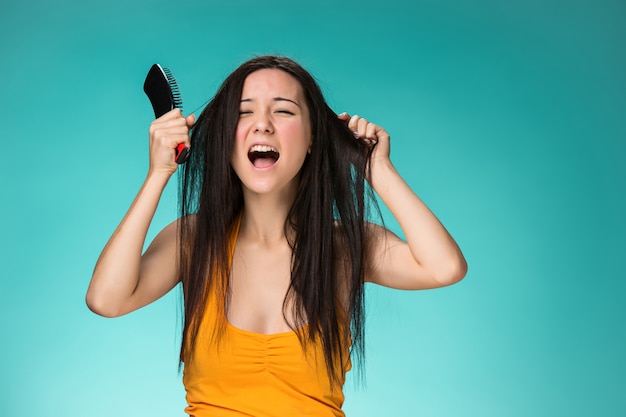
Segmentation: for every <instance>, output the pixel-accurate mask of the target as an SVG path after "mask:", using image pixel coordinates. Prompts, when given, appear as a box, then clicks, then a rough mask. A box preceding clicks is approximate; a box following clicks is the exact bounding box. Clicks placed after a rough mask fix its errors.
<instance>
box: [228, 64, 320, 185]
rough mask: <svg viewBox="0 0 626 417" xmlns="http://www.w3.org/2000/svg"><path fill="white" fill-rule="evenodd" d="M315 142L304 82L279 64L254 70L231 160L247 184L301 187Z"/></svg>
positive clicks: (248, 81) (245, 87)
mask: <svg viewBox="0 0 626 417" xmlns="http://www.w3.org/2000/svg"><path fill="white" fill-rule="evenodd" d="M311 143H312V139H311V121H310V117H309V109H308V108H307V105H306V101H305V98H304V93H303V91H302V86H301V85H300V83H299V82H298V81H297V80H296V79H295V78H294V77H292V76H291V75H289V74H287V73H286V72H284V71H281V70H278V69H262V70H258V71H255V72H253V73H252V74H250V75H248V77H247V78H246V80H245V82H244V85H243V91H242V94H241V103H240V106H239V120H238V122H237V130H236V132H235V146H234V152H233V157H232V161H231V163H232V166H233V169H234V170H235V172H236V173H237V175H238V176H239V179H240V180H241V182H242V183H243V186H244V189H245V190H247V191H249V192H252V193H257V194H269V193H274V192H279V193H282V192H295V191H296V190H297V186H298V183H297V181H298V173H299V172H300V168H301V167H302V164H303V163H304V160H305V158H306V156H307V152H308V151H309V150H310V147H311Z"/></svg>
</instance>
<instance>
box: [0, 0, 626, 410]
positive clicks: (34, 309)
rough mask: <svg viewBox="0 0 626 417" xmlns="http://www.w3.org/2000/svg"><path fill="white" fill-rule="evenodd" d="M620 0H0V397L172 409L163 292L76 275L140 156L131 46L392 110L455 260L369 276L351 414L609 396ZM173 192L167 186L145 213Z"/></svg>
mask: <svg viewBox="0 0 626 417" xmlns="http://www.w3.org/2000/svg"><path fill="white" fill-rule="evenodd" d="M625 21H626V3H624V2H623V1H610V0H601V1H591V0H589V1H576V0H574V1H557V0H544V1H539V0H530V1H508V2H507V1H502V2H499V1H487V0H482V1H473V2H469V1H468V2H466V1H461V0H448V1H435V0H431V1H426V0H414V1H408V0H407V1H399V0H388V1H384V2H380V1H371V0H363V1H352V0H346V1H341V2H334V1H328V0H321V1H316V2H314V3H313V2H310V3H309V2H307V3H303V2H287V1H280V0H264V1H262V2H261V1H248V0H246V1H232V2H225V1H222V2H216V1H212V0H204V1H195V2H180V3H176V2H171V1H168V2H166V1H136V0H133V1H120V0H109V1H107V2H84V1H83V2H77V1H76V2H74V1H63V0H61V1H57V2H43V1H31V2H21V4H17V2H8V1H7V0H2V5H1V10H0V25H1V26H0V51H1V52H2V53H1V54H0V71H1V72H0V74H1V75H2V78H3V82H2V85H1V87H0V95H1V98H2V100H0V121H1V123H0V126H1V130H0V131H1V137H2V143H3V145H4V146H3V152H2V155H3V158H2V163H0V169H1V177H0V181H1V182H0V185H1V192H2V194H1V195H2V203H1V206H0V210H1V213H0V236H1V237H0V239H1V245H2V246H1V251H0V262H1V264H0V265H1V267H0V274H1V277H0V331H1V342H0V415H2V416H11V417H12V416H24V415H29V416H30V415H33V416H64V417H73V416H81V417H82V416H90V417H98V416H152V417H159V416H164V417H165V416H168V417H169V416H182V415H183V408H184V406H185V399H184V390H183V387H182V384H181V381H180V376H179V374H178V373H177V365H178V363H177V348H178V339H179V338H178V336H177V334H178V327H177V311H178V310H177V301H176V295H177V294H176V293H171V294H168V295H167V296H165V297H164V298H163V299H161V300H159V301H158V302H156V303H154V304H152V305H150V306H148V307H146V308H145V309H142V310H140V311H137V312H135V313H133V314H130V315H128V316H125V317H122V318H118V319H104V318H101V317H98V316H96V315H94V314H92V313H91V312H89V311H88V309H87V308H86V306H85V303H84V294H85V291H86V288H87V285H88V282H89V279H90V276H91V272H92V269H93V266H94V264H95V261H96V259H97V257H98V255H99V252H100V250H101V249H102V247H103V245H104V244H105V242H106V240H107V239H108V237H109V235H110V234H111V232H112V231H113V229H114V228H115V226H116V225H117V223H118V222H119V220H120V219H121V218H122V216H123V215H124V213H125V211H126V209H127V208H128V206H129V205H130V203H131V201H132V198H133V197H134V195H135V193H136V191H137V190H138V188H139V187H140V185H141V183H142V180H143V178H144V176H145V173H146V169H147V127H148V125H149V123H150V121H151V120H152V110H151V107H150V105H149V102H148V100H147V98H146V97H145V96H144V94H143V91H142V83H143V79H144V77H145V74H146V72H147V70H148V68H149V67H150V65H151V64H152V63H154V62H160V63H161V64H163V65H165V66H168V67H170V68H171V69H172V70H173V71H174V73H175V74H176V76H177V79H178V81H179V84H180V87H181V90H182V94H183V99H184V102H185V110H186V111H191V110H193V109H194V108H196V107H197V106H200V105H201V104H203V103H204V102H205V101H206V100H207V99H208V98H210V97H211V96H212V95H213V94H214V92H215V90H216V88H217V86H218V85H219V84H220V83H221V81H222V80H223V79H224V77H225V76H226V75H227V74H228V73H229V72H230V71H232V70H233V69H234V68H235V67H236V66H237V65H239V64H240V63H241V62H242V61H244V60H246V59H248V58H250V57H252V56H254V55H256V54H264V53H279V54H286V55H289V56H291V57H293V58H295V59H296V60H298V61H299V62H301V63H302V64H303V65H304V66H305V67H306V68H308V69H309V70H310V71H311V72H312V73H313V74H314V75H315V76H316V77H317V79H318V80H319V82H320V84H321V86H322V88H323V89H324V91H325V92H326V94H327V99H328V101H329V103H330V104H331V106H332V107H333V108H334V109H335V110H336V111H338V112H339V111H348V112H351V113H358V114H359V115H363V116H366V117H368V118H369V119H371V120H373V121H375V122H377V123H379V124H381V125H383V126H384V127H385V128H387V129H388V130H389V131H390V132H391V136H392V159H393V161H394V162H395V164H396V166H397V167H398V169H399V170H400V172H401V173H402V174H403V175H404V176H405V178H406V180H407V181H408V182H409V183H410V184H411V186H412V187H413V188H414V190H415V191H416V192H417V193H418V194H419V195H420V196H421V197H422V198H423V199H424V200H425V201H426V202H427V203H428V204H429V205H430V207H431V208H432V209H433V210H434V211H435V212H436V213H437V214H438V216H439V217H440V218H441V220H442V221H443V222H444V224H445V225H446V226H447V227H448V229H449V230H450V231H451V233H452V234H453V235H454V236H455V238H456V239H457V241H458V242H459V244H460V246H461V247H462V249H463V250H464V253H465V255H466V257H467V259H468V262H469V267H470V270H469V273H468V275H467V278H466V279H465V280H464V281H462V282H461V283H460V284H458V285H455V286H452V287H449V288H445V289H439V290H432V291H423V292H399V291H392V290H388V289H382V288H373V287H369V288H368V300H369V301H368V306H369V314H368V326H367V335H368V337H367V342H368V351H367V355H368V356H367V366H366V369H365V370H366V377H367V385H366V386H365V388H360V387H359V386H358V385H357V384H355V382H354V381H353V380H351V381H349V382H348V383H347V385H346V397H347V399H346V403H345V411H346V413H347V415H348V416H349V417H380V416H432V417H448V416H454V417H457V416H480V417H490V416H493V417H501V416H511V417H518V416H519V417H527V416H550V417H553V416H592V415H595V416H605V417H606V416H626V376H625V375H626V328H625V319H626V306H625V303H624V301H623V298H624V294H625V291H626V275H625V273H624V259H625V252H626V251H625V250H626V238H625V237H624V236H625V235H626V221H625V216H624V213H626V198H625V197H626V195H625V194H626V193H625V184H626V181H625V180H626V117H625V116H626V77H625V76H624V74H626V53H625V51H626V24H625ZM175 215H176V195H175V187H174V186H172V187H169V188H168V190H167V191H166V193H165V196H164V198H163V201H162V204H161V206H160V208H159V211H158V213H157V215H156V217H155V220H154V223H153V228H152V229H151V231H150V237H152V236H154V234H155V233H156V232H157V231H158V230H159V229H160V228H161V227H163V226H164V225H165V224H167V223H168V222H170V221H171V220H172V219H173V218H174V217H175ZM386 220H387V223H388V225H389V227H391V228H392V229H394V230H396V231H398V229H397V225H396V224H395V223H394V222H393V219H391V218H390V217H389V216H388V215H387V214H386Z"/></svg>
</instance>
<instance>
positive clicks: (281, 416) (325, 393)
mask: <svg viewBox="0 0 626 417" xmlns="http://www.w3.org/2000/svg"><path fill="white" fill-rule="evenodd" d="M236 226H238V225H236ZM237 232H238V227H235V228H234V232H233V234H232V236H231V242H230V243H231V246H234V242H235V240H236V237H237ZM214 293H215V292H212V293H211V294H210V295H209V299H208V300H207V305H206V308H205V313H204V316H203V318H202V322H201V324H200V328H199V331H198V336H197V338H196V345H195V347H194V349H192V351H191V357H190V358H188V360H185V365H184V371H183V384H184V386H185V390H186V391H187V395H186V398H187V403H188V406H187V407H186V408H185V412H186V413H187V414H189V415H190V416H193V417H209V416H210V417H235V416H252V417H294V416H298V417H304V416H315V417H344V416H345V414H344V413H343V411H342V410H341V407H342V405H343V401H344V395H343V389H342V388H343V384H344V382H345V374H346V372H348V371H349V370H350V368H351V363H350V360H349V359H347V362H346V363H345V364H343V372H342V379H341V381H340V383H339V384H331V381H330V378H329V375H328V372H327V369H326V364H325V361H324V351H323V349H322V347H321V346H320V344H319V343H310V344H308V345H307V349H306V351H305V350H303V348H302V345H301V344H300V341H299V339H298V335H297V334H296V332H294V331H289V332H284V333H277V334H268V335H266V334H260V333H255V332H250V331H247V330H243V329H239V328H237V327H235V326H233V325H231V324H230V323H228V321H227V319H226V318H225V317H222V318H220V317H217V315H218V312H219V311H223V310H222V309H219V308H218V306H219V305H218V304H217V303H219V302H222V303H223V300H217V299H216V298H217V297H216V296H215V294H214ZM220 319H222V320H226V326H225V330H224V332H223V334H221V335H220V337H219V338H218V339H217V340H214V338H213V335H214V333H213V329H214V326H216V325H217V323H219V320H220ZM302 330H306V329H302ZM345 349H346V351H345V355H344V357H345V358H349V357H350V356H349V347H348V346H346V347H345Z"/></svg>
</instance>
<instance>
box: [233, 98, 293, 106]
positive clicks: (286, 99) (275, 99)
mask: <svg viewBox="0 0 626 417" xmlns="http://www.w3.org/2000/svg"><path fill="white" fill-rule="evenodd" d="M273 100H274V101H288V102H290V103H293V104H295V105H296V106H298V107H300V104H298V102H297V101H295V100H292V99H290V98H285V97H274V99H273ZM251 101H254V100H253V99H251V98H242V99H241V103H249V102H251Z"/></svg>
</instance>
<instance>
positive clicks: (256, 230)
mask: <svg viewBox="0 0 626 417" xmlns="http://www.w3.org/2000/svg"><path fill="white" fill-rule="evenodd" d="M294 199H295V192H291V193H282V194H281V195H263V194H254V193H248V192H245V191H244V206H243V215H242V218H241V226H240V229H239V236H240V238H244V239H251V240H256V241H259V242H263V243H267V244H271V243H276V242H283V241H284V240H285V221H286V220H287V215H288V214H289V210H290V209H291V206H292V204H293V201H294Z"/></svg>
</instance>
